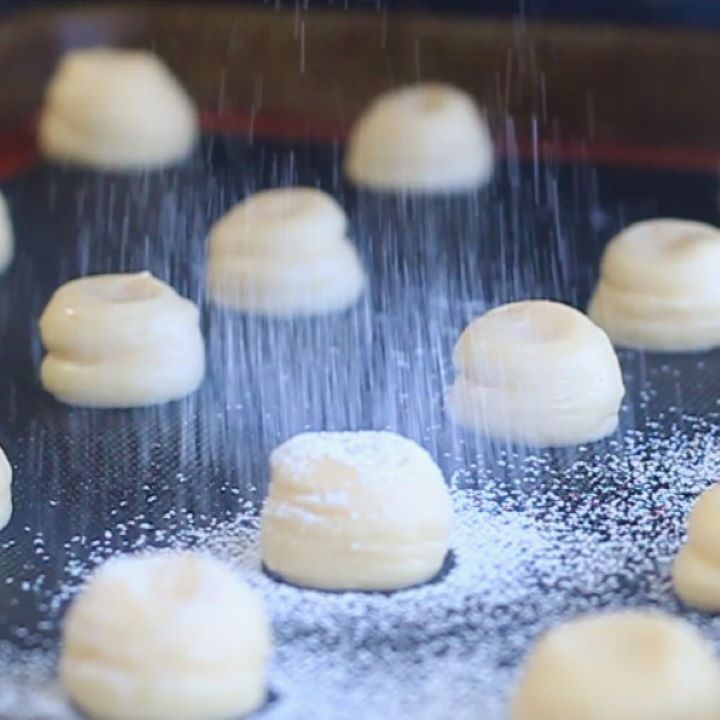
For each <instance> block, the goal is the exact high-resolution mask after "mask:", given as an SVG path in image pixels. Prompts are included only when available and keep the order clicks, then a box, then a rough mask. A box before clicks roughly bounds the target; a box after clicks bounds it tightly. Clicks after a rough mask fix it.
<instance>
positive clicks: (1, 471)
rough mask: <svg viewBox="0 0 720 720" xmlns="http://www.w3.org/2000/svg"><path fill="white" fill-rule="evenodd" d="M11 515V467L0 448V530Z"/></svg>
mask: <svg viewBox="0 0 720 720" xmlns="http://www.w3.org/2000/svg"><path fill="white" fill-rule="evenodd" d="M11 515H12V467H11V465H10V463H9V462H8V459H7V455H5V452H4V451H3V449H2V448H0V530H2V529H3V528H4V527H5V526H6V525H7V524H8V523H9V522H10V516H11Z"/></svg>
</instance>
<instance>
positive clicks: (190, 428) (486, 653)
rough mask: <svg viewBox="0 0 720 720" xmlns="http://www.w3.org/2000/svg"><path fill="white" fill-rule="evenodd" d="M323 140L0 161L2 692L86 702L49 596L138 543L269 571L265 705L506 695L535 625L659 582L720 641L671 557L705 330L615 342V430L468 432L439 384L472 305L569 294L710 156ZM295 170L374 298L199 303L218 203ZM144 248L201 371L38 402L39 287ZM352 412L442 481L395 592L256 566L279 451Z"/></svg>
mask: <svg viewBox="0 0 720 720" xmlns="http://www.w3.org/2000/svg"><path fill="white" fill-rule="evenodd" d="M506 140H507V136H506ZM340 156H341V144H340V143H339V142H338V141H327V142H290V141H279V140H272V139H267V138H266V137H260V136H258V137H255V138H254V139H252V140H250V139H248V137H247V136H246V134H244V133H241V134H237V133H233V132H231V131H227V132H222V133H206V134H205V136H204V137H203V140H202V143H201V146H200V147H199V148H198V150H197V152H196V153H195V155H194V157H193V158H192V159H191V160H190V161H189V162H188V163H186V164H185V165H183V166H182V167H178V168H175V169H171V170H165V171H162V172H157V173H148V174H143V175H135V176H132V175H130V176H117V175H106V174H98V173H92V172H86V171H81V170H76V169H70V168H61V167H56V166H52V165H49V164H44V163H37V164H35V165H34V166H33V167H31V168H29V169H27V170H25V171H24V172H21V173H14V174H13V175H12V176H11V177H8V178H7V179H5V180H3V181H2V182H1V183H0V185H1V187H2V190H3V192H5V193H7V196H8V199H9V202H10V206H11V208H12V214H13V221H14V225H15V230H16V236H17V257H16V259H15V261H14V263H13V265H12V267H11V268H10V270H9V271H8V272H7V273H6V274H5V275H4V276H3V277H2V278H0V333H1V336H2V337H3V338H4V344H3V351H2V352H0V418H2V422H0V445H2V446H3V447H4V448H5V449H6V451H7V454H8V456H9V457H10V459H11V461H12V463H13V467H14V472H15V475H14V504H15V511H14V515H13V519H12V521H11V524H10V525H9V526H8V527H7V528H6V529H5V530H3V531H2V534H0V671H1V672H0V718H7V719H8V720H10V719H12V720H22V719H24V718H32V719H34V720H35V719H39V718H48V719H49V718H73V717H78V715H77V713H76V711H74V710H73V708H71V707H70V706H69V705H68V704H67V703H66V701H65V700H64V699H63V697H62V693H61V692H60V690H59V688H58V687H57V685H56V683H55V681H54V680H53V677H54V662H55V661H56V657H57V651H58V638H59V628H60V619H61V617H62V614H63V612H64V610H65V609H66V607H67V604H68V602H69V600H70V599H71V597H72V595H73V593H74V592H75V591H76V589H77V588H78V587H79V585H80V584H81V583H82V580H83V578H84V576H85V575H86V573H87V572H88V571H89V570H90V569H92V568H93V567H94V566H95V565H97V563H99V562H101V561H102V560H103V559H105V558H106V557H108V556H110V555H111V554H113V553H116V552H135V551H139V550H143V549H148V548H159V547H189V546H192V547H200V548H204V549H207V550H208V551H211V552H213V553H215V554H216V555H218V556H220V557H222V558H224V559H225V560H227V561H228V562H229V563H231V564H232V565H233V567H235V568H236V569H237V572H239V573H241V574H242V575H243V576H244V577H245V578H246V579H247V580H248V582H250V583H251V584H253V585H254V586H255V587H257V588H258V589H259V591H260V592H261V593H262V594H263V595H264V597H265V599H266V602H267V604H268V607H269V610H270V612H271V614H272V617H273V624H274V629H275V636H276V648H275V655H274V659H273V665H272V669H271V676H270V682H271V688H272V693H271V699H270V701H269V703H268V705H267V707H266V708H265V709H264V710H263V711H262V712H261V713H259V716H261V717H263V718H265V717H267V718H273V719H274V718H277V719H278V720H285V719H288V718H307V717H312V718H318V719H324V718H328V719H330V718H332V719H337V718H339V719H344V718H367V719H368V720H374V719H375V718H386V717H392V718H410V717H413V718H423V719H425V718H426V719H428V720H430V719H439V718H447V717H450V716H452V717H454V718H458V720H462V719H463V718H468V719H469V718H475V719H477V718H478V717H480V718H483V719H484V720H500V719H501V718H503V717H504V703H505V697H506V693H507V691H508V688H509V687H511V685H512V682H513V680H514V677H515V673H516V670H517V667H518V665H519V663H520V661H521V659H522V657H523V655H524V654H525V652H526V651H527V649H528V648H529V646H530V645H531V643H532V642H533V641H534V640H535V639H536V637H537V636H538V634H539V633H540V632H542V631H543V630H544V629H546V628H547V627H549V626H551V625H553V624H555V623H557V622H559V621H561V620H563V619H567V618H569V617H572V616H575V615H577V614H578V613H581V612H586V611H590V610H596V609H601V608H618V607H636V606H654V607H662V608H665V609H667V610H669V611H671V612H674V613H680V614H683V615H685V616H686V617H688V618H690V619H691V620H692V621H693V622H695V623H697V624H699V625H700V626H701V628H702V629H703V631H704V632H705V633H706V634H707V635H708V637H710V638H712V639H713V640H714V641H715V642H716V643H718V644H720V625H719V624H718V621H717V620H714V619H713V618H711V617H708V616H704V615H701V614H698V613H692V612H687V611H685V610H683V609H682V608H681V607H680V606H679V604H678V603H677V601H676V599H675V598H674V596H673V594H672V591H671V588H670V584H669V565H670V562H671V560H672V557H673V555H674V553H675V552H676V550H677V547H678V545H679V543H680V541H681V539H682V536H683V533H684V524H685V518H686V514H687V512H688V509H689V507H690V505H691V503H692V501H693V499H694V498H695V497H696V496H697V494H698V493H699V492H700V491H701V489H702V488H704V487H706V486H707V485H709V484H710V483H712V482H713V481H714V480H716V479H717V477H718V470H719V469H720V425H719V421H720V415H719V413H718V402H717V398H718V392H719V391H720V352H710V353H703V354H697V355H655V354H644V353H637V352H629V351H623V352H621V353H620V357H621V361H622V365H623V371H624V375H625V381H626V385H627V391H628V393H627V397H626V400H625V403H624V406H623V411H622V416H621V427H620V429H619V430H618V432H617V433H616V434H615V435H614V436H612V437H611V438H608V439H607V440H606V441H603V442H600V443H595V444H592V445H588V446H582V447H578V448H571V449H567V450H541V451H534V450H533V451H531V450H528V449H526V448H520V447H514V446H507V445H504V444H502V443H490V442H487V441H486V440H484V439H482V438H479V437H476V436H475V435H473V434H472V433H464V432H461V431H458V430H457V429H456V428H454V427H453V426H452V425H451V424H450V423H449V422H448V420H447V417H446V414H445V411H444V401H443V395H444V389H445V388H446V387H447V385H448V384H449V383H450V381H451V380H452V375H453V374H452V367H451V362H450V357H451V351H452V346H453V343H454V342H455V340H456V338H457V336H458V334H459V332H460V331H461V330H462V328H463V327H464V325H465V324H466V323H467V322H468V320H469V319H470V318H472V317H473V316H475V315H477V314H478V313H479V312H482V311H483V310H484V309H485V308H487V307H490V306H492V305H495V304H498V303H502V302H507V301H510V300H514V299H520V298H529V297H550V298H556V299H560V300H563V301H566V302H568V303H571V304H573V305H575V306H577V307H580V308H582V307H584V306H585V304H586V302H587V299H588V297H589V293H590V291H591V288H592V285H593V283H594V282H595V280H596V276H597V267H598V261H599V258H600V255H601V253H602V248H603V246H604V244H605V242H607V240H608V239H609V238H610V237H611V236H612V235H613V234H614V233H615V232H617V231H618V230H619V229H620V228H621V227H623V226H624V225H625V224H627V223H628V222H630V221H632V220H635V219H639V218H643V217H652V216H657V215H661V216H662V215H665V216H681V217H688V218H695V219H699V220H705V221H710V222H716V221H717V193H718V187H717V177H716V175H715V174H714V173H713V172H689V171H688V170H687V169H686V170H685V171H682V172H681V171H675V170H672V169H663V168H658V167H655V168H647V167H646V168H643V167H640V166H635V167H633V166H631V165H629V164H628V163H626V164H625V166H623V167H615V166H612V165H597V166H593V165H591V164H590V163H588V162H579V161H578V162H558V161H555V160H553V159H551V158H548V157H545V158H534V159H529V160H527V161H525V160H520V159H518V156H517V154H514V153H513V152H509V153H507V154H505V155H503V156H501V157H500V158H499V160H498V165H497V170H496V174H495V177H494V179H493V181H492V183H491V184H490V185H489V187H487V188H485V189H483V190H482V191H479V192H477V193H473V194H469V195H464V196H453V197H425V198H420V197H416V198H412V197H410V198H407V197H405V198H403V197H390V196H382V195H377V194H373V193H369V192H361V191H357V190H355V189H354V188H352V187H350V186H349V185H347V184H346V183H345V182H344V181H343V180H342V178H341V175H340V173H339V165H340ZM651 164H653V163H651ZM290 184H309V185H317V186H320V187H322V188H323V189H325V190H327V191H328V192H330V193H332V194H333V195H335V196H336V197H337V198H338V199H339V200H340V202H341V203H342V204H343V205H344V207H345V208H346V210H347V212H348V215H349V217H350V223H351V231H350V236H351V237H352V239H353V240H354V241H355V242H356V243H357V245H358V247H359V250H360V253H361V255H362V257H363V260H364V262H365V264H366V266H367V269H368V273H369V278H370V287H369V291H368V293H367V295H366V297H365V298H364V299H363V300H362V302H361V303H359V304H358V306H357V307H355V308H353V309H352V310H350V311H348V312H346V313H341V314H338V315H332V316H328V317H326V318H316V319H302V320H300V319H298V320H267V319H259V318H252V317H246V316H243V315H238V314H232V313H225V312H222V311H219V310H217V309H216V308H213V307H211V306H209V305H208V303H207V302H206V301H205V295H204V272H205V254H206V238H207V231H208V228H209V226H210V224H211V223H212V221H214V220H215V219H217V218H218V217H219V216H220V215H221V214H222V213H223V212H224V211H225V210H226V209H228V208H229V207H230V206H231V205H232V204H233V203H234V202H236V201H238V200H239V199H240V198H242V197H244V196H245V195H247V194H249V193H251V192H254V191H255V190H258V189H261V188H266V187H271V186H277V185H290ZM144 268H147V269H149V270H151V271H152V272H153V273H154V274H156V275H157V276H159V277H160V278H162V279H164V280H166V281H168V282H170V283H171V284H172V285H173V286H174V287H176V288H177V289H178V291H180V292H181V293H182V294H185V295H187V296H188V297H190V298H192V299H194V300H196V301H197V302H198V303H200V305H201V307H202V317H203V331H204V334H205V337H206V342H207V348H208V373H207V378H206V381H205V383H204V384H203V386H202V388H201V389H200V391H199V392H198V393H196V394H195V395H193V396H191V397H190V398H187V399H186V400H183V401H181V402H178V403H173V404H170V405H166V406H163V407H159V408H148V409H139V410H132V411H93V410H85V409H79V408H70V407H66V406H63V405H61V404H59V403H57V402H55V401H54V400H53V399H52V398H50V397H49V396H48V395H47V394H45V393H44V392H43V390H42V388H41V387H40V385H39V382H38V376H37V368H38V364H39V361H40V358H41V348H40V345H39V340H38V336H37V330H36V323H37V318H38V316H39V314H40V312H41V311H42V308H43V307H44V305H45V303H46V302H47V300H48V298H49V297H50V295H51V293H52V292H53V290H54V289H55V288H56V287H57V286H58V285H60V284H61V283H62V282H64V281H66V280H67V279H69V278H72V277H75V276H77V275H80V274H87V273H95V272H107V271H121V270H128V271H129V270H139V269H144ZM361 428H390V429H393V430H397V431H398V432H401V433H404V434H406V435H408V436H409V437H411V438H413V439H415V440H417V441H418V442H420V443H421V444H422V445H424V446H425V447H426V448H427V449H428V450H429V451H430V452H431V453H432V454H433V455H434V457H435V458H436V459H437V460H438V462H439V464H440V465H441V467H442V469H443V471H444V472H445V474H446V476H447V478H448V481H449V483H450V485H451V488H452V492H453V497H454V502H455V506H456V514H457V523H456V528H455V534H454V538H453V555H452V558H451V560H452V561H451V562H450V563H448V566H447V567H446V569H445V571H444V572H443V574H442V576H441V577H440V578H438V579H437V581H435V582H433V583H430V584H428V585H425V586H423V587H420V588H416V589H411V590H407V591H402V592H398V593H390V594H382V593H373V594H367V595H363V594H359V593H321V592H314V591H308V590H300V589H297V588H293V587H290V586H288V585H284V584H282V583H279V582H277V581H276V580H274V579H272V578H270V577H268V576H266V575H264V574H263V573H262V572H261V569H260V563H259V557H258V548H257V514H258V510H259V508H260V504H261V502H262V498H263V496H264V492H265V489H266V483H267V457H268V454H269V452H270V451H271V450H272V448H273V447H274V446H275V445H277V444H278V443H279V442H281V441H282V440H284V439H285V438H287V437H289V436H290V435H292V434H293V433H296V432H299V431H301V430H305V429H361Z"/></svg>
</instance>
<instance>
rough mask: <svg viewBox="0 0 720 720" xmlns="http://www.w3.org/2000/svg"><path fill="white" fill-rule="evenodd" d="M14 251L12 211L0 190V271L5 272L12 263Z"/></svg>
mask: <svg viewBox="0 0 720 720" xmlns="http://www.w3.org/2000/svg"><path fill="white" fill-rule="evenodd" d="M14 253H15V240H14V234H13V227H12V222H11V220H10V212H9V211H8V206H7V202H6V201H5V198H4V197H3V194H2V193H1V192H0V272H4V271H5V270H6V269H7V267H8V265H10V263H11V262H12V259H13V255H14Z"/></svg>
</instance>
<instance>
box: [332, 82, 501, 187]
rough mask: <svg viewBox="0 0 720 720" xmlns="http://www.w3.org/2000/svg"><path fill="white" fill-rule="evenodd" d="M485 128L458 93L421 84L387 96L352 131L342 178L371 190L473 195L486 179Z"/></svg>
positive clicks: (489, 156) (488, 144)
mask: <svg viewBox="0 0 720 720" xmlns="http://www.w3.org/2000/svg"><path fill="white" fill-rule="evenodd" d="M492 168H493V147H492V140H491V138H490V133H489V131H488V127H487V122H486V120H485V118H484V117H483V115H481V114H480V112H479V111H478V109H477V107H476V105H475V102H474V101H473V99H472V98H471V97H470V96H469V95H468V94H467V93H465V92H463V91H462V90H460V89H458V88H455V87H452V86H451V85H443V84H440V83H424V84H419V85H411V86H407V87H403V88H400V89H395V90H391V91H389V92H386V93H384V94H383V95H380V97H378V98H377V99H376V100H374V101H373V102H372V104H371V105H370V107H369V108H368V109H367V110H366V111H365V112H364V113H363V115H362V116H361V117H360V118H359V119H358V121H357V122H356V123H355V125H354V126H353V128H352V131H351V133H350V137H349V140H348V146H347V156H346V160H345V173H346V175H347V176H348V178H350V180H352V181H353V182H354V183H356V184H357V185H363V186H366V187H369V188H372V189H376V190H399V191H408V192H453V191H467V190H472V189H474V188H476V187H478V186H480V185H482V184H484V183H485V182H487V180H488V179H489V178H490V175H491V174H492Z"/></svg>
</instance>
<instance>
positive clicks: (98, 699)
mask: <svg viewBox="0 0 720 720" xmlns="http://www.w3.org/2000/svg"><path fill="white" fill-rule="evenodd" d="M270 646H271V633H270V626H269V623H268V619H267V617H266V615H265V611H264V608H263V605H262V603H261V601H260V599H259V597H257V596H256V594H255V593H254V592H253V591H252V590H251V589H250V588H249V587H247V586H246V585H245V584H244V583H243V582H242V581H240V580H239V579H238V578H237V577H236V576H235V575H234V574H233V573H232V572H231V571H230V570H228V569H227V568H226V567H225V566H224V565H222V564H221V563H219V562H217V561H215V560H212V559H210V558H208V557H205V556H202V555H196V554H193V553H171V554H168V553H158V554H155V555H141V556H134V557H131V556H126V557H122V558H119V559H115V560H111V561H109V562H108V563H106V564H105V565H103V566H102V567H101V568H100V569H99V570H98V571H97V572H96V573H95V575H93V577H92V578H91V579H90V582H89V583H88V585H87V586H86V587H85V589H84V590H83V591H82V592H81V593H80V595H79V596H78V597H77V598H76V599H75V601H74V602H73V603H72V605H71V606H70V610H69V611H68V614H67V616H66V618H65V622H64V625H63V637H62V655H61V660H60V677H61V680H62V683H63V686H64V687H65V690H66V691H67V693H68V695H69V696H70V697H71V698H72V700H73V701H74V702H75V703H76V704H77V705H78V706H79V707H80V708H81V709H82V710H83V711H84V712H86V713H88V714H89V715H90V716H91V717H93V718H96V719H99V720H227V718H231V717H237V716H239V715H245V714H246V713H250V712H252V711H253V710H256V709H257V708H259V707H260V706H261V705H263V703H264V702H265V699H266V666H267V662H268V657H269V654H270Z"/></svg>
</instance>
